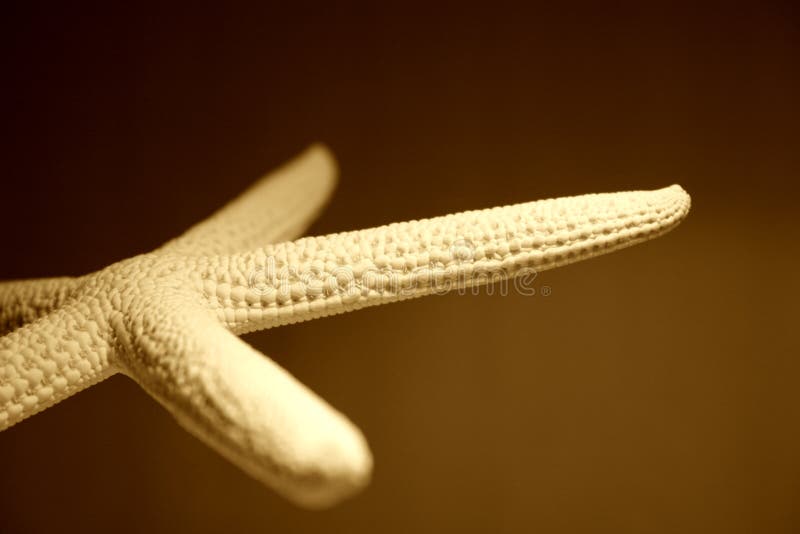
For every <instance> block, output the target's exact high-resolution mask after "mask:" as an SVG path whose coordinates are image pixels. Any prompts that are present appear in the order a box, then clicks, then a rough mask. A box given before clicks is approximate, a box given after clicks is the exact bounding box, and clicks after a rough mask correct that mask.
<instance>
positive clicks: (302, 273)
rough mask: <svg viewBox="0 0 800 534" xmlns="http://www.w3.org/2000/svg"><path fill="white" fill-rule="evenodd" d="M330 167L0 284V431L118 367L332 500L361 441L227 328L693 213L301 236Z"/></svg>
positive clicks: (356, 471)
mask: <svg viewBox="0 0 800 534" xmlns="http://www.w3.org/2000/svg"><path fill="white" fill-rule="evenodd" d="M336 174H337V171H336V164H335V162H334V159H333V157H332V155H331V154H330V152H329V151H328V150H327V149H326V148H325V147H324V146H322V145H314V146H312V147H310V148H309V149H307V150H306V151H305V152H304V153H302V154H301V155H300V156H298V157H297V158H295V159H294V160H292V161H291V162H289V163H287V164H285V165H284V166H283V167H281V168H279V169H277V170H276V171H273V172H272V173H271V174H268V175H267V176H265V177H264V178H262V179H261V180H260V181H258V182H257V183H256V184H255V185H253V186H251V188H250V189H249V190H247V191H246V192H245V193H244V194H242V195H241V196H240V197H238V198H237V199H235V200H233V201H232V202H230V203H229V204H227V205H226V206H225V207H223V208H222V209H221V210H220V211H218V212H217V213H215V214H214V215H212V216H211V217H210V218H208V219H206V220H205V221H203V222H201V223H199V224H197V225H195V226H194V227H192V228H190V229H189V230H188V231H187V232H186V233H184V234H183V235H182V236H180V237H178V238H176V239H174V240H172V241H169V242H168V243H166V244H165V245H163V246H162V247H161V248H158V249H156V250H155V251H153V252H150V253H147V254H142V255H139V256H135V257H132V258H129V259H126V260H123V261H120V262H118V263H115V264H113V265H110V266H108V267H106V268H105V269H102V270H100V271H97V272H95V273H91V274H88V275H85V276H82V277H77V278H71V277H63V278H49V279H33V280H19V281H8V282H3V283H0V335H1V336H2V337H0V430H3V429H6V428H8V427H10V426H12V425H14V424H15V423H18V422H20V421H21V420H23V419H25V418H27V417H29V416H31V415H33V414H35V413H37V412H39V411H41V410H44V409H45V408H48V407H50V406H52V405H53V404H55V403H57V402H59V401H61V400H63V399H65V398H67V397H69V396H71V395H73V394H75V393H77V392H79V391H80V390H82V389H84V388H87V387H88V386H91V385H92V384H95V383H97V382H99V381H101V380H104V379H106V378H108V377H110V376H112V375H114V374H116V373H122V374H125V375H127V376H129V377H131V378H132V379H133V380H135V381H136V382H137V383H139V384H140V385H141V386H142V388H144V390H145V391H146V392H147V393H149V394H150V395H152V396H153V397H154V398H155V399H156V400H157V401H158V402H159V403H161V404H162V405H163V406H165V407H166V408H167V410H169V412H171V413H172V415H173V416H174V417H175V418H176V419H177V421H178V422H179V423H180V424H181V425H182V426H183V427H184V428H185V429H186V430H188V431H189V432H191V433H192V434H194V435H195V436H197V437H198V438H200V439H201V440H203V441H205V442H206V443H207V444H208V445H210V446H211V447H213V448H214V449H216V450H217V451H218V452H219V453H221V454H222V455H223V456H225V457H226V458H228V459H229V460H230V461H232V462H233V463H234V464H236V465H237V466H239V467H240V468H241V469H243V470H244V471H245V472H246V473H248V474H250V475H251V476H253V477H255V478H256V479H258V480H260V481H261V482H263V483H265V484H266V485H268V486H270V487H272V488H274V489H275V490H276V491H278V492H280V493H282V494H283V495H285V496H286V497H288V498H289V499H290V500H292V501H294V502H295V503H297V504H299V505H302V506H307V507H323V506H328V505H332V504H334V503H336V502H338V501H339V500H340V499H342V498H344V497H346V496H348V495H351V494H353V493H355V492H356V491H357V490H359V489H360V488H362V487H363V486H364V485H365V484H366V483H367V482H368V480H369V478H370V474H371V470H372V456H371V454H370V451H369V448H368V446H367V443H366V440H365V439H364V437H363V435H362V434H361V432H360V431H359V430H358V429H357V428H356V427H355V426H354V425H353V424H352V423H351V422H350V421H349V420H348V419H347V418H346V417H345V416H343V415H342V414H340V413H339V412H337V411H336V410H335V409H334V408H332V407H331V406H330V405H328V404H327V403H325V401H323V400H322V399H320V398H319V397H317V396H316V395H315V394H314V393H313V392H311V391H310V390H308V389H307V388H306V387H305V386H303V385H302V384H301V383H299V382H298V381H297V380H296V379H295V378H294V377H292V376H291V375H290V374H289V373H288V372H286V371H284V370H283V369H282V368H280V367H279V366H278V365H277V364H275V363H273V362H272V361H271V360H270V359H268V358H267V357H266V356H264V355H263V354H261V353H260V352H258V351H256V350H255V349H253V348H252V347H250V346H249V345H248V344H247V343H245V342H244V341H242V340H241V339H240V338H239V337H238V336H237V334H243V333H246V332H252V331H255V330H261V329H266V328H273V327H277V326H281V325H285V324H289V323H294V322H298V321H307V320H310V319H316V318H319V317H324V316H327V315H331V314H337V313H342V312H347V311H352V310H356V309H359V308H363V307H365V306H373V305H378V304H384V303H389V302H393V301H398V300H403V299H407V298H412V297H419V296H422V295H426V294H433V293H441V292H444V291H447V290H451V289H455V288H463V287H469V286H476V285H480V284H483V283H487V282H491V281H493V280H498V279H514V280H519V279H520V277H522V278H524V277H525V275H529V274H531V273H535V272H538V271H541V270H544V269H549V268H553V267H557V266H560V265H565V264H568V263H572V262H576V261H579V260H583V259H587V258H591V257H593V256H597V255H600V254H604V253H607V252H611V251H614V250H618V249H621V248H623V247H627V246H630V245H633V244H636V243H639V242H642V241H645V240H647V239H650V238H653V237H656V236H660V235H662V234H664V233H665V232H667V231H669V230H670V229H672V228H674V227H675V226H676V225H677V224H678V223H679V222H680V221H681V220H682V219H683V217H684V216H685V215H686V214H687V213H688V211H689V206H690V199H689V196H688V194H687V193H686V192H685V191H684V190H683V189H682V188H681V187H680V186H677V185H673V186H670V187H667V188H664V189H659V190H655V191H631V192H621V193H604V194H591V195H583V196H576V197H566V198H558V199H550V200H541V201H536V202H529V203H525V204H517V205H514V206H505V207H498V208H493V209H485V210H478V211H468V212H464V213H459V214H455V215H446V216H443V217H436V218H432V219H427V220H419V221H410V222H404V223H396V224H390V225H387V226H381V227H378V228H372V229H367V230H360V231H352V232H344V233H338V234H332V235H327V236H321V237H310V238H302V239H297V238H298V237H299V236H300V235H302V233H303V232H304V231H305V229H306V228H307V227H308V225H309V224H310V223H311V221H312V220H313V219H314V218H315V217H316V215H317V214H318V213H319V211H320V210H321V208H322V207H323V206H324V205H325V203H326V202H327V200H328V198H329V197H330V195H331V193H332V191H333V189H334V186H335V182H336ZM292 239H297V240H296V241H291V240H292ZM513 277H517V278H513Z"/></svg>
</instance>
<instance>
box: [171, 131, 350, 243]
mask: <svg viewBox="0 0 800 534" xmlns="http://www.w3.org/2000/svg"><path fill="white" fill-rule="evenodd" d="M336 174H337V169H336V162H335V160H334V158H333V155H332V154H331V152H330V151H329V150H328V149H327V148H326V147H325V146H324V145H321V144H317V145H312V146H311V147H309V148H308V149H306V150H305V151H304V152H303V153H302V154H300V155H299V156H297V157H296V158H295V159H294V160H292V161H290V162H288V163H286V164H285V165H283V166H282V167H280V168H279V169H277V170H275V171H273V172H271V173H270V174H267V175H266V176H265V177H263V178H262V179H261V180H259V181H258V182H256V183H255V184H254V185H252V186H251V187H250V188H249V189H248V190H247V191H245V192H244V193H243V194H241V195H240V196H239V197H237V198H236V199H234V200H233V201H231V202H230V203H229V204H227V205H226V206H224V207H223V208H222V209H221V210H219V211H218V212H216V213H215V214H213V215H212V216H211V217H209V218H208V219H206V220H204V221H202V222H200V223H198V224H197V225H195V226H193V227H192V228H190V229H189V230H187V231H186V233H184V234H183V235H182V236H180V237H178V238H177V239H174V240H172V241H170V242H169V243H167V244H166V245H164V247H163V249H164V250H169V251H170V252H181V253H185V254H229V253H234V252H242V251H246V250H249V249H251V248H255V247H257V246H261V245H263V244H264V243H275V242H280V241H285V240H289V239H295V238H297V237H299V236H300V235H302V234H303V232H305V230H306V228H307V227H308V226H309V225H310V224H311V222H313V220H314V219H316V217H317V215H319V213H320V211H321V210H322V208H323V207H324V206H325V204H326V203H327V201H328V199H329V198H330V196H331V193H332V192H333V189H334V187H335V186H336Z"/></svg>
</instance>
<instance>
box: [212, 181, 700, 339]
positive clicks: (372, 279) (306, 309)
mask: <svg viewBox="0 0 800 534" xmlns="http://www.w3.org/2000/svg"><path fill="white" fill-rule="evenodd" d="M689 206H690V198H689V195H688V194H687V193H686V192H685V191H684V190H683V189H682V188H681V187H680V186H677V185H673V186H671V187H667V188H664V189H659V190H655V191H632V192H622V193H604V194H592V195H583V196H577V197H565V198H558V199H550V200H542V201H536V202H530V203H526V204H518V205H514V206H507V207H500V208H494V209H488V210H480V211H469V212H464V213H460V214H455V215H447V216H444V217H437V218H433V219H427V220H421V221H411V222H406V223H397V224H391V225H388V226H382V227H378V228H372V229H368V230H361V231H356V232H346V233H340V234H333V235H328V236H324V237H313V238H304V239H300V240H297V241H294V242H288V243H280V244H275V245H267V246H266V247H264V248H261V249H258V250H255V251H252V252H249V253H245V254H237V255H232V256H225V257H211V258H207V259H206V260H205V265H204V267H203V272H202V273H201V277H202V278H203V279H204V280H203V286H204V294H205V296H206V298H207V300H208V303H209V305H210V306H211V307H212V308H213V309H214V310H216V312H217V314H218V317H219V319H220V320H221V321H222V322H223V323H224V324H226V325H227V326H228V327H229V328H230V329H231V330H232V331H234V332H236V333H245V332H250V331H254V330H259V329H264V328H271V327H273V326H279V325H282V324H287V323H294V322H298V321H305V320H309V319H314V318H316V317H322V316H326V315H331V314H336V313H342V312H346V311H350V310H355V309H359V308H363V307H365V306H372V305H377V304H383V303H387V302H392V301H396V300H401V299H405V298H411V297H418V296H422V295H426V294H431V293H440V292H442V291H445V290H447V289H454V288H457V287H465V286H472V285H479V284H482V283H487V282H490V281H494V280H497V279H498V278H505V277H511V276H515V275H519V274H528V275H532V274H534V273H535V272H536V271H542V270H545V269H550V268H553V267H557V266H560V265H566V264H568V263H573V262H576V261H580V260H583V259H587V258H591V257H594V256H598V255H600V254H605V253H608V252H611V251H614V250H618V249H621V248H624V247H627V246H631V245H633V244H636V243H639V242H642V241H645V240H648V239H651V238H654V237H657V236H659V235H662V234H664V233H665V232H667V231H669V230H670V229H672V228H674V227H675V226H676V225H677V224H678V223H679V222H680V221H681V220H682V219H683V218H684V216H685V215H686V214H687V213H688V211H689Z"/></svg>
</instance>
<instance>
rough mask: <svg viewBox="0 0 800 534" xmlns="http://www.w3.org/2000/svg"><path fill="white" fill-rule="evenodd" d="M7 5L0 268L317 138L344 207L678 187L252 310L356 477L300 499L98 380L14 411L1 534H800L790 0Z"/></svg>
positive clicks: (449, 208) (181, 220)
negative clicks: (415, 273)
mask: <svg viewBox="0 0 800 534" xmlns="http://www.w3.org/2000/svg"><path fill="white" fill-rule="evenodd" d="M333 4H334V3H332V2H329V3H319V4H316V5H315V4H308V5H302V6H300V5H295V6H293V7H291V8H289V7H287V6H286V5H285V4H280V5H278V4H276V5H269V3H262V5H260V6H259V7H258V9H256V10H254V9H243V8H242V9H239V8H233V7H230V8H226V9H222V8H219V9H218V10H215V9H206V8H201V7H198V6H197V5H192V6H191V7H190V8H188V9H179V8H174V9H173V8H165V7H164V6H159V5H150V6H146V5H143V4H139V3H137V4H135V5H132V6H131V7H129V8H122V7H120V6H117V5H104V6H103V7H99V8H98V7H92V8H89V7H81V8H78V7H76V6H75V5H74V4H72V3H60V4H56V3H52V4H51V5H42V4H39V3H28V2H26V3H20V4H18V5H6V6H5V7H4V15H3V18H2V22H0V25H1V26H2V32H0V41H1V42H2V47H3V51H4V53H3V62H2V64H3V72H4V76H3V83H2V86H1V87H0V96H1V98H2V100H0V107H1V108H2V117H3V120H2V122H1V123H0V131H2V137H3V143H2V145H1V146H0V153H1V154H2V165H3V168H2V173H1V174H0V176H2V178H0V180H2V188H1V189H0V191H1V192H0V198H2V209H0V228H3V230H4V231H3V249H2V253H0V254H1V255H0V258H1V259H2V261H0V279H10V278H28V277H44V276H56V275H81V274H84V273H87V272H89V271H93V270H96V269H100V268H102V267H104V266H105V265H107V264H109V263H112V262H115V261H118V260H121V259H123V258H126V257H129V256H131V255H134V254H138V253H142V252H145V251H148V250H150V249H153V248H154V247H157V246H158V245H160V244H161V243H163V242H164V241H166V240H168V239H170V238H172V237H174V236H176V235H178V234H179V233H181V232H182V231H183V230H184V229H185V228H187V227H189V226H190V225H192V224H193V223H195V222H196V221H199V220H200V219H202V218H204V217H206V216H207V215H208V214H210V213H211V212H212V211H214V210H215V209H216V208H218V207H220V206H221V205H222V204H223V203H224V202H226V201H227V200H229V199H231V198H233V197H234V196H235V195H236V194H237V193H238V192H240V191H241V190H243V189H244V188H245V187H246V186H247V185H249V184H250V183H251V182H252V181H253V180H254V179H256V178H258V177H259V176H260V175H261V174H263V173H264V172H265V171H268V170H269V169H271V168H273V167H275V166H277V165H279V164H281V163H282V162H284V161H285V160H286V159H288V158H290V157H292V156H293V155H294V154H296V153H297V152H299V151H300V150H302V149H303V148H304V147H305V146H306V145H307V144H309V143H311V142H313V141H323V142H325V143H327V144H328V145H329V146H330V147H331V149H332V150H333V151H334V153H335V154H336V155H337V158H338V161H339V164H340V168H341V182H340V187H339V190H338V192H337V193H336V195H335V197H334V201H333V203H332V204H331V205H330V207H329V208H328V210H327V211H326V212H325V213H324V214H323V216H322V217H321V218H320V219H319V221H318V222H317V223H316V224H315V225H314V227H313V228H312V229H311V233H314V234H317V233H329V232H337V231H344V230H352V229H358V228H364V227H369V226H375V225H380V224H384V223H389V222H393V221H402V220H408V219H414V218H420V217H429V216H435V215H441V214H445V213H450V212H456V211H461V210H466V209H475V208H484V207H491V206H496V205H502V204H509V203H517V202H523V201H529V200H535V199H539V198H547V197H553V196H564V195H573V194H581V193H588V192H601V191H615V190H626V189H648V188H658V187H662V186H666V185H669V184H672V183H680V184H681V185H683V187H685V188H686V189H687V190H688V191H689V192H690V193H691V195H692V197H693V207H692V212H691V214H690V216H689V218H688V219H687V220H686V221H685V222H684V223H683V224H682V225H681V226H680V227H679V228H678V229H677V230H675V231H674V232H672V233H670V234H668V235H667V236H665V237H663V238H661V239H659V240H657V241H653V242H650V243H646V244H644V245H641V246H638V247H635V248H632V249H628V250H624V251H621V252H619V253H616V254H613V255H610V256H605V257H601V258H598V259H595V260H592V261H590V262H586V263H580V264H576V265H572V266H569V267H565V268H562V269H558V270H554V271H548V272H545V273H542V274H541V275H540V276H539V277H538V278H537V280H536V284H537V287H539V288H541V287H544V286H547V287H549V288H550V290H551V293H550V294H549V295H548V296H543V295H542V294H541V292H540V293H539V294H537V295H535V296H532V297H530V296H529V297H526V296H521V295H515V294H510V295H507V296H500V295H497V294H494V295H490V294H487V293H486V292H482V293H481V294H480V295H477V296H458V295H449V296H445V297H430V298H426V299H419V300H413V301H407V302H403V303H399V304H394V305H391V306H385V307H379V308H371V309H367V310H363V311H359V312H355V313H351V314H347V315H343V316H337V317H331V318H327V319H324V320H318V321H314V322H311V323H306V324H300V325H294V326H289V327H283V328H280V329H276V330H271V331H266V332H261V333H257V334H251V335H248V336H246V340H247V341H248V342H249V343H251V344H253V345H254V346H255V347H257V348H258V349H259V350H262V351H263V352H265V353H266V354H268V355H270V356H272V357H274V358H275V359H276V360H277V361H278V362H280V363H281V364H282V365H284V366H285V367H287V368H288V369H289V370H290V371H291V372H292V373H293V374H294V375H296V376H297V377H298V378H300V379H301V380H302V381H303V382H305V383H306V384H308V385H309V386H310V387H311V388H313V389H314V390H316V391H317V392H318V393H320V394H321V395H322V396H323V397H324V398H326V399H327V400H328V401H329V402H331V403H332V404H333V405H334V406H335V407H337V408H338V409H339V410H341V411H343V412H344V413H345V414H347V415H348V416H349V417H350V418H351V419H352V420H353V421H354V422H355V423H356V424H358V425H359V426H360V427H361V428H362V429H363V430H364V432H365V434H366V436H367V438H368V440H369V442H370V445H371V447H372V450H373V452H374V455H375V460H376V468H375V475H374V480H373V483H372V485H371V486H370V487H369V488H368V489H367V490H366V491H365V492H364V493H363V494H361V495H360V496H358V497H356V498H355V499H352V500H350V501H348V502H345V503H344V504H342V505H341V506H339V507H337V508H334V509H332V510H329V511H325V512H313V513H312V512H307V511H303V510H300V509H298V508H295V507H294V506H292V505H291V504H288V503H287V502H285V501H284V500H283V499H281V498H280V497H277V496H276V495H275V494H273V493H272V492H270V491H269V490H267V489H265V488H264V487H262V486H260V485H259V484H258V483H256V482H255V481H253V480H251V479H249V478H248V477H247V476H246V475H244V474H243V473H242V472H240V471H239V470H238V469H236V468H235V467H233V466H232V465H230V464H229V463H228V462H227V461H225V460H224V459H222V458H221V457H220V456H218V455H217V454H216V453H214V452H212V451H211V450H210V449H208V448H206V447H205V446H204V445H203V444H202V443H200V442H199V441H197V440H196V439H195V438H193V437H192V436H190V435H189V434H188V433H186V432H184V431H183V430H182V429H181V428H180V427H179V426H178V425H177V424H176V423H175V422H174V421H173V420H172V418H171V416H170V415H169V414H168V413H167V412H166V411H164V410H163V409H162V408H161V407H160V406H159V405H158V404H157V403H156V402H155V401H153V400H152V399H151V398H149V397H148V396H147V395H146V394H145V393H144V392H142V391H141V390H140V389H139V387H138V386H136V385H135V384H134V383H133V382H131V381H130V380H129V379H127V378H125V377H122V376H117V377H114V378H112V379H110V380H108V381H106V382H104V383H102V384H99V385H97V386H95V387H92V388H91V389H89V390H87V391H85V392H83V393H81V394H79V395H77V396H75V397H73V398H71V399H69V400H68V401H66V402H64V403H62V404H60V405H58V406H56V407H54V408H51V409H49V410H47V411H46V412H44V413H42V414H40V415H38V416H36V417H34V418H32V419H30V420H27V421H25V422H24V423H22V424H20V425H17V426H15V427H13V428H11V429H10V430H8V431H6V432H3V433H2V434H0V457H1V458H2V459H3V463H2V468H1V469H2V476H0V497H1V498H0V532H4V533H5V532H53V531H56V530H57V531H60V532H64V531H72V530H76V531H81V532H107V531H109V530H113V531H115V532H142V531H147V532H180V531H192V532H226V533H233V532H247V533H250V532H261V531H263V532H286V533H293V532H326V533H330V532H348V533H357V532H386V533H394V532H417V533H423V532H425V533H427V532H459V533H465V532H530V531H538V532H549V533H556V532H615V533H620V532H636V533H643V532H652V533H656V532H682V533H689V532H704V533H708V532H726V533H731V532H771V533H777V532H797V531H798V529H800V452H798V451H799V450H800V432H798V421H800V392H798V378H800V361H799V360H798V354H800V351H798V341H797V337H796V322H797V318H798V314H797V297H798V289H799V288H798V277H797V273H798V267H800V266H799V265H798V257H799V255H798V245H797V241H798V233H797V232H798V225H797V220H796V218H797V208H796V205H797V199H796V194H797V187H796V184H795V182H796V180H797V179H798V177H800V165H799V163H800V143H798V139H799V137H798V119H800V114H799V113H798V111H799V110H798V98H797V97H798V94H799V90H800V70H799V69H798V66H799V65H800V61H799V59H800V17H799V16H798V10H797V5H796V4H795V3H793V2H784V3H780V2H752V3H750V4H749V5H747V4H745V3H737V4H736V5H735V6H734V4H731V3H721V4H718V5H712V4H704V5H703V6H698V5H691V6H678V5H677V4H675V3H671V2H670V3H665V4H660V3H656V2H640V3H638V5H625V4H622V3H617V2H611V3H609V2H602V3H597V4H595V5H589V4H583V5H577V4H569V5H563V6H559V7H555V6H554V5H552V3H547V4H541V5H532V4H525V5H506V4H501V3H498V2H490V3H486V4H484V5H482V6H481V7H479V8H472V7H467V6H465V5H463V4H458V3H452V4H436V5H429V4H419V5H416V6H411V5H410V4H407V3H404V4H402V5H397V6H390V5H389V4H378V5H371V6H364V5H362V6H356V5H347V6H346V7H345V6H336V5H333Z"/></svg>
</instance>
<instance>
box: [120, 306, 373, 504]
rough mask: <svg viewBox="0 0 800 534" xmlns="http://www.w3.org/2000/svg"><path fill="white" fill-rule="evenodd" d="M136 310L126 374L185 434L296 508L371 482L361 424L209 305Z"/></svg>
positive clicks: (331, 500)
mask: <svg viewBox="0 0 800 534" xmlns="http://www.w3.org/2000/svg"><path fill="white" fill-rule="evenodd" d="M143 317H144V319H143V322H142V323H141V325H140V328H136V330H137V331H139V332H140V334H139V335H138V336H136V337H135V338H134V339H133V345H134V350H133V351H132V353H134V354H136V355H137V356H136V357H135V358H133V359H132V360H131V361H130V362H129V363H128V364H126V365H125V367H126V371H125V372H126V373H128V374H130V376H132V377H134V378H135V379H136V380H137V381H138V382H139V383H140V384H141V385H142V387H143V388H144V389H145V390H146V391H148V392H149V393H150V394H151V395H152V396H153V397H155V398H156V399H157V400H158V401H159V402H161V403H162V404H163V405H164V406H165V407H166V408H167V409H168V410H169V411H170V412H171V413H172V414H173V415H174V416H175V418H176V419H177V420H178V422H179V423H180V424H181V425H182V426H184V427H185V428H186V429H187V430H188V431H189V432H191V433H192V434H194V435H195V436H197V437H198V438H200V439H201V440H203V441H204V442H206V443H207V444H209V445H210V446H211V447H212V448H214V449H215V450H217V451H218V452H219V453H221V454H222V455H223V456H224V457H226V458H228V459H229V460H230V461H231V462H233V463H234V464H235V465H237V466H239V467H240V468H241V469H243V470H244V471H245V472H246V473H248V474H249V475H251V476H253V477H254V478H256V479H257V480H259V481H261V482H263V483H265V484H267V485H269V486H271V487H273V488H274V489H275V490H277V491H278V492H280V493H282V494H283V495H285V496H286V497H288V498H289V499H291V500H293V501H294V502H296V503H298V504H300V505H303V506H307V507H323V506H328V505H331V504H334V503H335V502H337V501H338V500H340V499H342V498H344V497H346V496H347V495H349V494H351V493H354V492H356V491H358V490H359V489H360V488H361V487H363V486H364V485H365V484H366V483H367V482H368V479H369V476H370V472H371V467H372V457H371V455H370V452H369V449H368V447H367V444H366V441H365V439H364V437H363V436H362V434H361V432H360V431H359V430H358V429H357V428H356V427H355V426H353V424H352V423H350V422H349V421H348V420H347V419H346V418H345V417H344V416H343V415H341V414H340V413H339V412H337V411H336V410H334V409H333V408H332V407H330V406H329V405H328V404H326V403H325V402H324V401H323V400H322V399H320V398H319V397H317V396H316V395H315V394H314V393H313V392H311V391H310V390H308V389H307V388H306V387H305V386H303V385H302V384H300V383H299V382H298V381H297V380H296V379H295V378H293V377H292V376H291V375H290V374H289V373H287V372H286V371H285V370H283V369H282V368H280V367H279V366H278V365H276V364H275V363H274V362H272V361H271V360H269V359H268V358H266V357H265V356H264V355H263V354H261V353H259V352H258V351H256V350H254V349H253V348H252V347H250V346H249V345H248V344H247V343H245V342H244V341H242V340H241V339H239V338H238V337H236V336H235V335H234V334H232V333H231V332H229V331H228V330H226V329H225V328H224V327H223V326H222V325H220V324H219V322H218V321H217V320H216V318H215V317H214V315H213V314H212V313H209V311H208V310H207V309H204V308H201V307H200V305H199V304H197V303H191V302H190V301H187V299H178V300H176V302H173V303H172V305H169V304H166V305H162V306H156V307H151V308H150V309H148V311H147V313H146V314H145V315H144V316H143Z"/></svg>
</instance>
